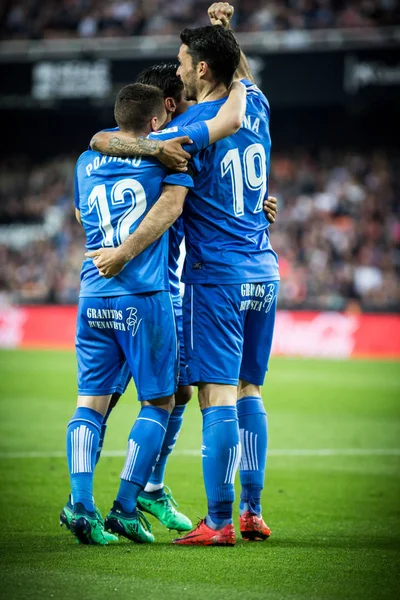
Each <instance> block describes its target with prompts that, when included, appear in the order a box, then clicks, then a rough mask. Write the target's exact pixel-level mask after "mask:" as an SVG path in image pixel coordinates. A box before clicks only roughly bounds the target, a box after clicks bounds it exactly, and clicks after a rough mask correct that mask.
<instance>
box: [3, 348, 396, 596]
mask: <svg viewBox="0 0 400 600" xmlns="http://www.w3.org/2000/svg"><path fill="white" fill-rule="evenodd" d="M0 365H1V367H0V369H1V377H0V389H1V403H2V410H1V422H0V458H1V461H0V467H1V473H0V482H1V492H0V498H1V511H0V515H1V521H0V549H1V563H2V568H1V571H0V574H1V583H0V596H1V597H4V598H10V599H13V598H21V599H22V598H23V599H29V598H38V599H39V598H41V599H44V598H55V599H64V598H65V599H75V598H76V599H78V598H79V599H85V598H89V599H99V600H102V599H109V598H122V599H125V598H130V599H133V598H145V599H150V600H152V599H162V600H169V599H179V600H180V599H187V600H192V599H193V600H195V599H196V600H198V599H199V600H202V599H207V600H214V599H215V600H223V599H225V598H227V599H229V600H236V599H237V600H239V599H243V598H244V599H247V598H248V599H251V600H253V599H254V600H258V599H261V598H263V599H264V598H266V599H269V598H270V599H271V600H278V599H281V598H282V599H305V600H306V599H317V598H318V599H339V598H340V599H342V598H354V599H355V598H357V599H378V598H388V599H394V598H399V597H400V584H399V577H400V576H399V573H400V565H399V550H400V394H399V391H400V368H399V364H398V363H395V362H392V363H390V362H373V361H352V362H350V361H349V362H345V361H331V362H329V361H324V360H309V361H308V360H300V359H298V360H296V359H274V360H272V361H271V367H270V375H269V376H268V379H267V383H266V384H265V386H264V388H263V394H264V401H265V405H266V407H267V411H268V417H269V428H270V455H269V458H268V466H267V479H266V487H265V490H264V496H263V507H264V517H265V519H266V521H267V523H268V524H269V525H270V527H271V529H272V531H273V535H272V536H271V538H270V539H269V540H268V541H267V542H263V543H245V542H242V541H239V542H238V543H237V545H236V546H235V547H234V548H187V547H186V548H179V547H175V546H172V545H171V544H170V542H171V540H172V539H173V538H174V537H175V536H174V534H173V533H172V532H168V531H167V530H165V529H163V528H162V526H161V525H158V524H156V523H155V524H154V528H153V530H154V532H155V535H156V539H157V542H156V543H155V544H154V545H150V546H138V545H134V544H132V543H130V542H128V541H125V540H124V541H122V542H121V543H120V544H118V545H114V546H108V547H103V548H99V547H88V546H78V545H76V544H75V541H74V539H73V537H72V535H71V534H70V533H68V532H67V531H66V530H65V529H64V528H63V529H60V528H59V525H58V515H59V511H60V509H61V507H62V506H63V504H64V503H65V500H66V498H67V493H68V474H67V468H66V461H65V458H63V451H64V439H65V428H66V424H67V422H68V420H69V418H70V416H71V414H72V412H73V410H74V407H75V393H76V392H75V359H74V355H73V353H70V352H45V351H40V352H39V351H38V352H33V351H2V352H1V353H0ZM137 411H138V403H137V402H136V398H135V392H134V388H133V387H130V388H129V390H128V392H127V394H126V396H125V397H124V398H123V399H122V402H121V404H120V405H119V406H118V407H117V409H116V411H115V412H114V414H113V415H112V416H111V418H110V422H109V428H108V434H107V438H106V442H105V450H106V451H107V454H108V455H107V456H104V457H103V458H102V460H101V461H100V463H99V466H98V470H97V472H96V478H95V496H96V500H97V504H98V505H99V507H100V508H101V510H102V511H103V513H105V512H106V511H107V510H108V508H109V507H110V504H111V502H112V500H113V498H114V496H115V493H116V490H117V487H118V478H119V473H120V471H121V467H122V464H123V460H124V459H123V456H122V455H121V454H120V453H118V451H123V450H124V448H125V445H126V439H127V435H128V432H129V429H130V427H131V424H132V422H133V420H134V419H135V416H136V414H137ZM200 429H201V424H200V415H199V410H198V407H197V402H196V400H193V401H192V404H191V406H189V407H188V409H187V411H186V415H185V420H184V426H183V430H182V433H181V436H180V438H179V441H178V443H177V446H176V452H175V453H174V454H172V456H171V460H170V463H169V466H168V469H167V478H166V483H167V484H168V485H169V486H170V487H171V489H172V491H173V494H174V496H175V498H176V499H177V500H178V501H179V504H180V509H181V510H182V511H184V512H185V513H186V514H188V515H189V516H190V517H191V519H192V520H193V521H196V519H197V517H203V516H204V515H205V512H206V503H205V495H204V490H203V484H202V476H201V458H200V456H199V454H197V451H198V450H199V448H200V439H201V432H200ZM112 451H117V452H116V454H117V455H114V456H113V455H112ZM235 520H237V510H236V512H235Z"/></svg>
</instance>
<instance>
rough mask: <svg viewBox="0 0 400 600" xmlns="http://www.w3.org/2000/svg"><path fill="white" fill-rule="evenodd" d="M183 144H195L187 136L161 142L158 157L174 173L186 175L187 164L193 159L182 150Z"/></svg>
mask: <svg viewBox="0 0 400 600" xmlns="http://www.w3.org/2000/svg"><path fill="white" fill-rule="evenodd" d="M183 144H193V142H192V140H191V139H190V138H189V137H188V136H187V135H184V136H182V137H176V138H172V139H171V140H165V141H163V142H161V149H160V152H159V153H158V154H157V155H156V156H157V158H158V160H159V161H160V162H162V164H163V165H165V166H166V167H168V168H169V169H172V170H173V171H178V172H180V173H185V172H186V171H187V162H188V160H190V159H191V158H192V157H191V156H190V154H189V153H188V152H186V150H184V149H183V148H182V145H183Z"/></svg>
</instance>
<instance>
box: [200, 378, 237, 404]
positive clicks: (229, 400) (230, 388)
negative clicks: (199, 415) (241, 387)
mask: <svg viewBox="0 0 400 600" xmlns="http://www.w3.org/2000/svg"><path fill="white" fill-rule="evenodd" d="M236 399H237V387H236V385H225V384H220V383H199V404H200V408H201V410H204V409H205V408H209V407H210V406H233V405H235V404H236Z"/></svg>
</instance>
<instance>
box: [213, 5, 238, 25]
mask: <svg viewBox="0 0 400 600" xmlns="http://www.w3.org/2000/svg"><path fill="white" fill-rule="evenodd" d="M234 12H235V9H234V7H233V6H232V4H229V2H214V4H211V6H210V7H209V9H208V16H209V18H210V22H211V25H222V27H225V29H229V23H230V21H231V19H232V17H233V13H234Z"/></svg>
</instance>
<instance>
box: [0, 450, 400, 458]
mask: <svg viewBox="0 0 400 600" xmlns="http://www.w3.org/2000/svg"><path fill="white" fill-rule="evenodd" d="M173 454H174V455H175V456H198V457H200V455H201V452H200V450H189V449H187V450H184V449H183V450H180V449H178V450H175V451H174V452H173ZM102 456H109V457H112V456H117V457H118V456H126V450H104V451H103V452H102ZM268 456H269V457H270V456H288V457H290V456H294V457H298V456H300V457H303V456H304V457H328V456H400V448H334V449H333V448H314V449H310V450H304V449H301V448H300V449H292V448H289V449H286V450H274V449H271V450H268ZM6 458H22V459H23V458H65V452H64V451H61V450H54V451H51V450H49V451H48V452H35V451H29V450H26V451H21V452H0V460H3V459H6Z"/></svg>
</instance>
